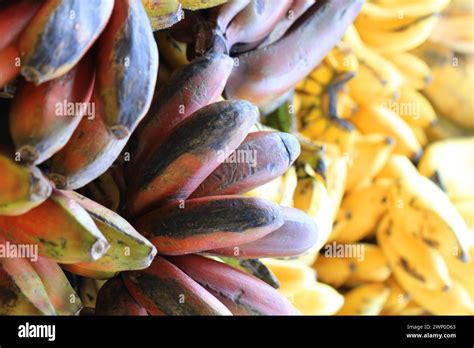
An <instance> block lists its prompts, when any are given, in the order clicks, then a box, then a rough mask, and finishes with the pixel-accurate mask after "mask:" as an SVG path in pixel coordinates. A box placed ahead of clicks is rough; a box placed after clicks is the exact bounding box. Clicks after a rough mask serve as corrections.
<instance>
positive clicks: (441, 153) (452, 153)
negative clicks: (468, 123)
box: [418, 137, 474, 201]
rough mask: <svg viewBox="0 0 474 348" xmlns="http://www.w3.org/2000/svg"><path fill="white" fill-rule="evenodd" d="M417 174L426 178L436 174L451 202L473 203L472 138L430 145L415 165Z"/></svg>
mask: <svg viewBox="0 0 474 348" xmlns="http://www.w3.org/2000/svg"><path fill="white" fill-rule="evenodd" d="M447 161H449V162H447ZM446 163H449V165H446ZM418 170H419V171H420V173H421V174H422V175H424V176H426V177H428V178H431V177H433V175H435V174H436V175H437V176H438V178H439V180H440V181H441V184H442V185H443V187H444V188H445V189H446V193H447V195H448V196H449V198H450V199H451V200H453V201H458V200H464V199H472V198H473V197H474V185H472V178H473V177H474V137H469V138H453V139H447V140H443V141H437V142H433V143H431V144H430V145H429V146H428V147H427V148H426V150H425V152H424V154H423V156H422V157H421V159H420V162H419V163H418Z"/></svg>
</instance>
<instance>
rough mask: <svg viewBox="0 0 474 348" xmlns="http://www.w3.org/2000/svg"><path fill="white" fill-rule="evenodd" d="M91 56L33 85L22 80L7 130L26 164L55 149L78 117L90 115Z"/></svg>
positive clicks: (72, 130)
mask: <svg viewBox="0 0 474 348" xmlns="http://www.w3.org/2000/svg"><path fill="white" fill-rule="evenodd" d="M92 58H93V57H92V55H90V54H88V55H86V56H85V57H84V58H83V59H82V60H81V61H80V62H79V63H78V64H77V65H76V66H75V67H74V68H73V69H71V70H70V71H69V72H68V73H67V74H65V75H62V76H61V77H58V78H56V79H54V80H51V81H48V82H45V83H43V84H41V85H39V86H36V85H35V84H33V83H32V82H27V81H22V82H20V84H19V86H18V87H17V91H16V93H15V98H14V99H13V103H12V106H11V109H10V133H11V135H12V138H13V141H14V142H15V147H16V151H17V152H18V153H19V154H20V156H21V159H22V160H23V161H25V162H27V163H34V164H39V163H42V162H44V161H45V160H46V159H48V158H49V157H51V156H53V155H54V153H56V152H57V151H59V150H60V149H61V148H62V147H64V145H66V143H67V142H68V140H69V138H70V137H71V136H72V134H73V132H74V130H75V129H76V127H77V125H78V124H79V122H80V121H81V118H82V117H93V116H94V115H93V114H92V111H93V110H94V109H92V108H91V107H90V104H89V100H90V97H91V95H92V89H93V86H94V67H93V59H92Z"/></svg>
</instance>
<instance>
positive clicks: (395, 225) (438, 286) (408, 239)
mask: <svg viewBox="0 0 474 348" xmlns="http://www.w3.org/2000/svg"><path fill="white" fill-rule="evenodd" d="M387 216H389V217H390V220H388V222H387V226H384V229H382V228H380V226H379V229H378V230H377V241H378V242H379V244H380V246H381V248H382V250H383V251H384V253H385V254H386V256H387V259H388V261H389V262H390V265H391V267H392V268H393V267H395V266H394V265H398V266H400V271H403V272H405V273H406V274H407V275H408V276H410V277H412V278H413V279H415V280H416V281H417V282H419V283H420V284H422V285H423V286H424V287H425V288H426V289H429V290H447V289H449V288H450V287H451V285H452V280H451V277H450V275H449V271H448V268H447V266H446V263H445V262H444V260H443V257H442V256H441V254H440V253H439V252H438V251H437V250H436V249H435V248H433V247H432V246H430V245H429V244H428V243H427V242H426V241H424V240H423V239H421V238H418V237H417V236H416V235H413V234H417V233H419V231H418V228H419V227H420V225H419V224H416V223H415V222H414V221H412V220H408V219H407V220H401V219H400V216H396V215H395V214H389V215H387ZM384 218H385V217H384ZM381 225H382V223H381ZM387 249H389V250H390V251H389V252H387Z"/></svg>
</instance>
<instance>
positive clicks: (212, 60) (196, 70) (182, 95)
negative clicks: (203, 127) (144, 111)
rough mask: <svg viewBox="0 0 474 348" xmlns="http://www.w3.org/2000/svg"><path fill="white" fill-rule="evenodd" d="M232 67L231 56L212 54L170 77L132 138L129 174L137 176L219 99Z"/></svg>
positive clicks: (184, 67) (198, 59) (196, 60)
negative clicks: (197, 89)
mask: <svg viewBox="0 0 474 348" xmlns="http://www.w3.org/2000/svg"><path fill="white" fill-rule="evenodd" d="M232 66H233V62H232V59H231V58H229V57H228V56H226V55H223V54H219V53H210V54H207V55H204V56H202V57H199V58H196V59H195V60H193V61H192V62H191V63H190V64H188V65H185V66H183V67H182V68H181V69H178V70H177V71H176V72H175V73H174V74H173V75H172V76H171V77H170V79H169V80H168V81H167V82H166V84H165V85H164V86H163V88H162V89H161V90H160V91H159V92H158V94H157V95H156V98H155V100H154V102H153V103H152V106H151V109H150V111H149V112H148V115H147V117H145V119H144V120H143V122H142V123H141V124H140V126H139V127H138V128H137V130H136V132H135V134H134V136H133V137H132V141H131V142H132V144H131V146H130V157H131V162H130V164H129V165H128V166H127V167H126V168H127V174H129V175H132V176H135V172H133V173H128V172H129V171H131V172H132V171H133V168H135V167H136V166H137V165H140V166H141V165H142V163H143V161H145V159H146V158H147V157H148V156H149V155H150V154H151V153H152V152H153V150H154V149H157V148H158V147H159V146H161V145H162V144H163V143H164V142H165V141H166V139H167V138H168V137H169V136H170V135H171V133H172V132H173V131H174V130H175V129H176V127H177V126H178V125H179V124H180V123H181V122H183V121H184V120H186V119H187V118H188V117H189V116H191V115H192V114H193V113H194V112H196V111H198V110H199V109H201V108H202V107H204V106H207V105H209V104H212V103H214V102H216V101H217V100H218V98H219V97H220V95H221V94H222V91H223V90H224V86H225V81H226V80H227V77H228V76H229V74H230V72H231V70H232ZM195 86H201V87H200V92H199V93H195V91H194V89H195Z"/></svg>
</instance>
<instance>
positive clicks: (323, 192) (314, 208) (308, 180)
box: [293, 166, 332, 250]
mask: <svg viewBox="0 0 474 348" xmlns="http://www.w3.org/2000/svg"><path fill="white" fill-rule="evenodd" d="M307 167H308V166H307ZM306 170H309V169H306ZM293 204H294V207H295V208H297V209H300V210H302V211H304V212H306V213H307V214H308V215H309V216H310V217H311V218H313V220H314V221H315V222H316V224H317V225H318V232H319V237H318V241H317V243H316V245H314V246H313V248H312V250H319V249H321V247H322V246H323V245H324V243H325V242H326V240H327V239H328V237H329V234H330V233H331V226H332V220H331V216H330V215H331V210H330V209H331V201H330V198H329V194H328V191H327V189H326V187H325V185H324V183H323V182H322V181H320V180H318V179H316V178H315V177H313V176H310V175H308V174H306V172H305V171H304V170H300V172H299V173H298V184H297V186H296V190H295V194H294V196H293Z"/></svg>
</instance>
